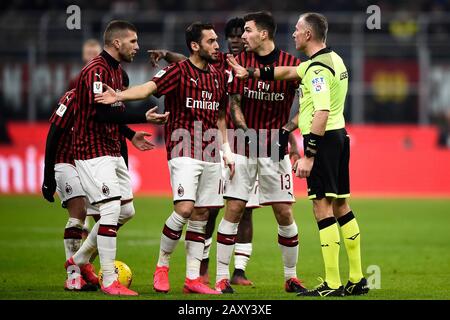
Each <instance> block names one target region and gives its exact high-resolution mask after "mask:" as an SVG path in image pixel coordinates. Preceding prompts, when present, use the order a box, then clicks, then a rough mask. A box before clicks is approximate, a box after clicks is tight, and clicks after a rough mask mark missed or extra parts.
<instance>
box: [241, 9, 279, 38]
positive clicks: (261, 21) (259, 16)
mask: <svg viewBox="0 0 450 320" xmlns="http://www.w3.org/2000/svg"><path fill="white" fill-rule="evenodd" d="M244 20H245V22H248V21H255V25H256V27H257V28H258V30H267V32H268V34H269V39H270V40H273V38H274V37H275V33H276V32H277V24H276V23H275V20H274V19H273V17H272V14H271V13H270V12H268V11H259V12H252V13H249V14H246V15H245V16H244Z"/></svg>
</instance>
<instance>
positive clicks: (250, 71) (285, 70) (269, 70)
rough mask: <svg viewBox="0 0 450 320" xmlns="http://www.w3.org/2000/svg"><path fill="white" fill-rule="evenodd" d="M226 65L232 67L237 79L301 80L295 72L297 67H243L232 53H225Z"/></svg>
mask: <svg viewBox="0 0 450 320" xmlns="http://www.w3.org/2000/svg"><path fill="white" fill-rule="evenodd" d="M227 62H228V65H229V66H231V67H232V68H233V71H234V73H235V76H236V77H237V78H238V79H247V78H254V79H261V80H301V78H300V76H299V75H298V73H297V67H292V66H289V67H273V66H271V67H265V68H263V69H259V68H244V67H243V66H241V65H240V64H239V63H238V62H237V61H236V58H235V57H233V55H230V54H228V55H227Z"/></svg>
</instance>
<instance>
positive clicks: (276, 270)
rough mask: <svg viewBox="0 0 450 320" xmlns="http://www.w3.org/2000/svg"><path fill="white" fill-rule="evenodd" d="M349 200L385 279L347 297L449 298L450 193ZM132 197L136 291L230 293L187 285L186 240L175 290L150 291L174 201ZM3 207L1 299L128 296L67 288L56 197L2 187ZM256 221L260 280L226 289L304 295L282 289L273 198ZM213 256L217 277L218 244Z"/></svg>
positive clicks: (305, 240)
mask: <svg viewBox="0 0 450 320" xmlns="http://www.w3.org/2000/svg"><path fill="white" fill-rule="evenodd" d="M351 205H352V208H353V210H354V212H355V215H356V217H357V218H358V222H359V225H360V229H361V235H362V238H361V240H362V258H363V270H364V272H366V271H367V268H368V267H369V266H371V265H375V266H378V267H379V270H380V272H381V273H380V286H381V288H380V289H376V290H371V291H370V292H369V294H368V295H367V296H363V297H350V298H349V297H346V298H344V299H387V300H395V299H446V300H448V299H450V289H449V283H450V229H449V226H450V200H449V199H429V200H425V199H401V200H400V199H353V200H351ZM135 206H136V216H135V218H134V219H133V220H131V221H130V222H129V224H128V225H126V226H125V227H124V228H123V229H121V230H120V232H119V237H118V252H117V259H118V260H122V261H124V262H125V263H127V264H128V265H129V266H130V267H131V269H132V271H133V283H132V286H131V288H132V289H134V290H137V291H138V292H139V293H140V296H139V297H137V299H152V300H154V299H205V298H207V299H223V297H211V296H208V297H206V296H201V295H184V294H182V293H181V290H182V286H183V281H184V276H185V258H184V256H185V250H184V243H183V241H180V243H179V244H178V247H177V248H176V251H175V253H174V254H173V256H172V259H171V270H170V281H171V291H170V292H169V293H168V294H157V293H155V292H154V291H153V289H152V274H153V271H154V268H155V264H156V261H157V257H158V249H159V238H160V233H161V230H162V227H163V223H164V221H165V219H166V218H167V216H168V215H169V214H170V213H171V211H172V207H171V200H170V199H169V198H146V197H140V198H137V199H136V200H135ZM294 211H295V218H296V221H297V224H298V226H299V232H300V233H299V235H300V254H299V262H298V265H297V272H298V276H299V278H301V279H302V280H303V281H304V283H305V285H306V286H307V287H309V288H310V287H314V286H315V285H317V284H318V280H317V277H318V276H323V275H324V270H323V262H322V257H321V249H320V246H319V234H318V229H317V226H316V224H315V222H314V218H313V215H312V209H311V203H310V202H309V201H308V200H306V199H304V198H301V199H298V200H297V203H296V204H295V206H294ZM0 216H1V223H0V299H86V300H92V299H126V298H111V297H109V296H106V295H104V294H103V293H101V292H88V293H73V292H65V291H64V290H63V282H64V279H65V271H64V268H63V263H64V248H63V241H62V235H63V229H64V226H65V223H66V221H67V213H66V212H65V210H63V209H62V208H61V207H60V206H59V205H58V204H57V203H54V204H49V203H47V202H46V201H44V200H43V199H42V198H40V197H37V196H36V197H32V196H29V197H24V196H2V197H0ZM220 217H221V215H219V218H218V220H217V223H218V221H220ZM253 221H254V242H253V243H254V244H253V255H252V258H251V260H250V263H249V265H248V268H247V275H248V277H249V278H250V279H251V280H253V281H254V283H255V286H254V287H239V286H235V290H236V294H234V295H227V296H226V299H236V300H247V299H254V300H260V299H265V300H266V299H267V300H275V299H283V300H289V299H302V298H300V297H296V296H295V295H292V294H288V293H285V292H284V289H283V273H282V268H283V267H282V261H281V253H280V250H279V248H278V245H277V227H276V222H275V218H274V216H273V213H272V211H271V208H263V209H258V210H256V211H254V216H253ZM211 258H212V261H211V264H210V272H211V273H212V280H214V274H215V246H214V245H213V249H212V250H211ZM96 266H97V268H98V259H97V261H96ZM340 269H341V277H342V281H343V282H344V284H345V283H346V281H347V279H348V263H347V257H346V253H345V247H344V246H342V247H341V252H340ZM231 271H232V270H231ZM367 276H368V277H370V276H371V274H370V273H369V274H367ZM372 279H373V278H372ZM303 299H304V298H303Z"/></svg>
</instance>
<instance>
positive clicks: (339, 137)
mask: <svg viewBox="0 0 450 320" xmlns="http://www.w3.org/2000/svg"><path fill="white" fill-rule="evenodd" d="M307 141H308V135H305V137H304V148H305V149H306V142H307ZM349 162H350V139H349V137H348V135H347V131H346V130H345V128H342V129H337V130H330V131H326V132H325V135H324V137H323V139H322V141H321V143H320V147H319V150H318V152H317V155H316V156H315V159H314V165H313V168H312V170H311V174H310V176H309V178H307V179H306V180H307V183H308V197H309V199H322V198H324V197H331V198H348V197H349V196H350V175H349Z"/></svg>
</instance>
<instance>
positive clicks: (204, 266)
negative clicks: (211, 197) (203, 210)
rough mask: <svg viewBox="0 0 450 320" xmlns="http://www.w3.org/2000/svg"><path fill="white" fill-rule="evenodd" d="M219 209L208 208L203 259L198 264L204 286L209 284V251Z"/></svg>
mask: <svg viewBox="0 0 450 320" xmlns="http://www.w3.org/2000/svg"><path fill="white" fill-rule="evenodd" d="M219 211H220V209H218V208H210V209H209V215H208V222H207V223H206V231H205V249H204V250H203V258H202V262H201V264H200V277H201V278H202V282H203V283H204V284H209V274H208V266H209V251H210V250H211V243H212V237H213V233H214V228H215V226H216V219H217V216H218V215H219Z"/></svg>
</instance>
